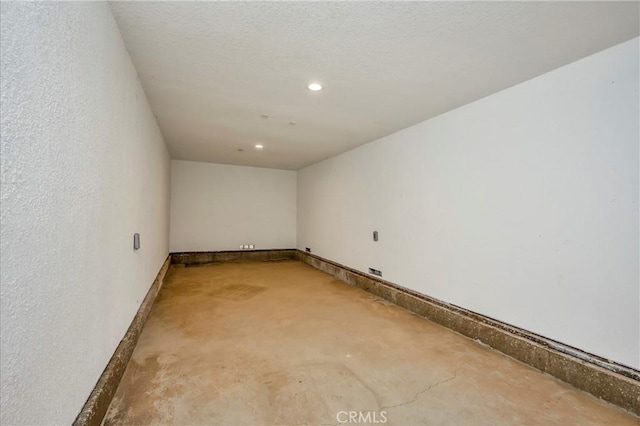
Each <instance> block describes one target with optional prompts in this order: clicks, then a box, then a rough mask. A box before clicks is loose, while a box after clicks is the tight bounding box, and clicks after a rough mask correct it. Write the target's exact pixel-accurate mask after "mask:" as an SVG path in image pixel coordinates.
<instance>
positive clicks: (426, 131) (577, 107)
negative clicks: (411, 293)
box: [298, 38, 640, 368]
mask: <svg viewBox="0 0 640 426" xmlns="http://www.w3.org/2000/svg"><path fill="white" fill-rule="evenodd" d="M638 73H639V70H638V39H637V38H636V39H634V40H631V41H629V42H626V43H623V44H621V45H618V46H615V47H612V48H610V49H607V50H605V51H602V52H600V53H597V54H595V55H593V56H590V57H587V58H585V59H583V60H580V61H578V62H575V63H573V64H570V65H567V66H565V67H562V68H560V69H557V70H555V71H552V72H550V73H548V74H545V75H542V76H540V77H537V78H534V79H532V80H530V81H528V82H525V83H522V84H520V85H518V86H515V87H512V88H510V89H507V90H505V91H502V92H499V93H497V94H494V95H492V96H489V97H487V98H484V99H482V100H480V101H477V102H474V103H472V104H469V105H467V106H464V107H461V108H459V109H456V110H453V111H451V112H448V113H445V114H443V115H441V116H438V117H436V118H433V119H431V120H428V121H425V122H423V123H420V124H417V125H415V126H413V127H410V128H408V129H405V130H403V131H400V132H397V133H394V134H392V135H390V136H387V137H385V138H382V139H380V140H378V141H375V142H372V143H370V144H367V145H364V146H362V147H360V148H357V149H355V150H353V151H350V152H347V153H345V154H342V155H340V156H337V157H334V158H331V159H328V160H326V161H323V162H321V163H318V164H316V165H313V166H310V167H308V168H305V169H303V170H301V171H299V173H298V248H300V249H304V247H310V248H311V249H312V250H313V252H314V253H316V254H318V255H320V256H322V257H325V258H328V259H331V260H334V261H337V262H340V263H343V264H345V265H348V266H350V267H353V268H356V269H358V270H360V271H367V270H368V267H374V268H376V269H380V270H382V273H383V278H385V279H387V280H389V281H392V282H395V283H399V284H401V285H404V286H406V287H409V288H412V289H414V290H417V291H419V292H421V293H424V294H427V295H431V296H434V297H436V298H439V299H441V300H445V301H447V302H451V303H454V304H457V305H459V306H462V307H465V308H468V309H471V310H474V311H476V312H479V313H482V314H484V315H487V316H490V317H493V318H497V319H499V320H502V321H506V322H507V323H511V324H514V325H516V326H519V327H523V328H525V329H528V330H531V331H533V332H536V333H539V334H541V335H544V336H547V337H550V338H553V339H556V340H559V341H561V342H564V343H567V344H570V345H573V346H576V347H579V348H582V349H584V350H586V351H589V352H592V353H595V354H598V355H601V356H604V357H607V358H610V359H613V360H615V361H618V362H621V363H624V364H627V365H630V366H632V367H635V368H639V367H640V341H639V338H640V330H639V327H640V313H639V306H640V303H639V301H640V295H639V276H638V270H639V251H638V238H639V231H638V226H639V225H638V219H639V218H638V208H639V204H638V191H639V187H638V174H639V170H638V154H639V152H638V145H639V130H638V128H639V125H638V120H639V118H638V117H639V113H640V111H639V108H638V102H639V101H638V99H639V90H638V75H639V74H638ZM373 230H378V231H379V232H380V241H379V242H377V243H374V242H373V241H372V237H371V232H372V231H373Z"/></svg>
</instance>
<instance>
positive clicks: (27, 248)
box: [0, 2, 171, 425]
mask: <svg viewBox="0 0 640 426" xmlns="http://www.w3.org/2000/svg"><path fill="white" fill-rule="evenodd" d="M1 10H2V21H1V27H2V33H1V37H2V71H1V72H2V95H1V96H2V111H1V112H2V128H1V132H2V160H1V161H2V180H1V184H2V207H1V212H2V213H1V215H2V231H1V237H2V260H1V266H0V269H1V272H0V273H1V276H2V290H1V291H2V320H1V322H2V337H1V339H2V343H1V345H2V347H1V351H2V368H1V370H2V372H1V383H2V385H1V387H2V416H1V420H0V423H2V424H7V425H8V424H31V425H33V424H71V423H72V422H73V420H74V419H75V417H76V416H77V414H78V412H79V411H80V409H81V408H82V406H83V404H84V403H85V401H86V399H87V397H88V396H89V394H90V392H91V390H92V389H93V387H94V386H95V384H96V381H97V380H98V378H99V377H100V374H101V373H102V371H103V369H104V368H105V366H106V365H107V362H108V361H109V358H110V357H111V355H113V352H114V350H115V348H116V346H117V345H118V343H119V342H120V340H121V339H122V337H123V336H124V334H125V332H126V330H127V327H128V326H129V324H130V323H131V320H132V319H133V317H134V315H135V313H136V311H137V309H138V307H139V305H140V303H141V302H142V300H143V298H144V296H145V295H146V293H147V290H148V289H149V286H150V285H151V284H152V283H153V280H154V278H155V276H156V274H157V273H158V270H159V269H160V267H161V266H162V263H163V261H164V260H165V258H166V257H167V254H168V212H169V173H170V167H171V164H170V160H169V155H168V152H167V149H166V147H165V144H164V141H163V138H162V136H161V134H160V131H159V129H158V127H157V125H156V122H155V119H154V117H153V115H152V114H151V111H150V109H149V106H148V104H147V100H146V98H145V95H144V93H143V91H142V89H141V86H140V84H139V83H138V81H137V75H136V71H135V69H134V68H133V65H132V63H131V61H130V59H129V55H128V54H127V51H126V49H125V46H124V44H123V42H122V39H121V37H120V33H119V31H118V28H117V26H116V23H115V21H114V19H113V17H112V15H111V11H110V9H109V5H108V4H107V3H106V2H98V3H66V2H41V3H27V2H2V5H1ZM134 232H139V233H140V234H141V242H142V248H141V249H140V250H139V251H137V252H134V251H133V248H132V246H133V234H134Z"/></svg>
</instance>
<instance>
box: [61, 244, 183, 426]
mask: <svg viewBox="0 0 640 426" xmlns="http://www.w3.org/2000/svg"><path fill="white" fill-rule="evenodd" d="M170 264H171V255H169V256H167V259H166V260H165V261H164V263H163V264H162V267H161V268H160V271H159V272H158V275H157V276H156V279H155V280H154V281H153V284H152V285H151V287H150V288H149V291H148V292H147V295H146V296H145V298H144V300H143V301H142V304H141V305H140V308H139V309H138V312H137V313H136V316H135V317H134V318H133V321H131V325H130V326H129V328H128V329H127V332H126V333H125V335H124V337H123V338H122V340H121V341H120V344H118V347H117V348H116V350H115V352H114V353H113V356H112V357H111V359H110V360H109V363H108V364H107V367H106V368H105V369H104V371H103V372H102V375H101V376H100V379H98V382H97V383H96V386H95V387H94V388H93V391H92V392H91V395H89V398H88V399H87V402H85V404H84V407H82V410H81V411H80V414H78V417H77V418H76V420H75V421H74V422H73V424H74V426H94V425H96V426H97V425H100V424H101V423H102V419H103V418H104V415H105V413H106V412H107V409H108V408H109V404H111V400H112V399H113V395H114V394H115V393H116V389H118V385H119V384H120V379H121V378H122V375H123V374H124V371H125V369H126V368H127V364H128V363H129V359H130V358H131V354H132V353H133V349H134V348H135V346H136V343H137V342H138V337H140V333H141V332H142V327H143V326H144V323H145V321H146V320H147V317H148V316H149V313H150V312H151V307H152V306H153V302H154V301H155V299H156V296H157V295H158V292H159V291H160V288H161V287H162V284H163V283H164V278H165V275H166V274H167V271H168V269H169V266H170Z"/></svg>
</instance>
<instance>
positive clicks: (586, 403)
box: [104, 260, 640, 425]
mask: <svg viewBox="0 0 640 426" xmlns="http://www.w3.org/2000/svg"><path fill="white" fill-rule="evenodd" d="M350 412H357V413H361V414H360V415H361V417H352V419H353V420H356V421H357V420H369V424H374V422H378V424H380V423H382V422H383V420H385V419H386V424H393V425H419V424H433V425H440V424H455V425H460V424H469V425H476V424H477V425H480V424H483V425H484V424H491V425H495V424H545V425H547V424H616V425H618V424H619V425H622V424H632V425H640V418H638V417H635V416H633V415H631V414H629V413H627V412H625V411H623V410H621V409H619V408H617V407H615V406H612V405H610V404H607V403H605V402H604V401H601V400H598V399H596V398H595V397H593V396H591V395H589V394H586V393H584V392H581V391H578V390H576V389H575V388H572V387H571V386H569V385H567V384H565V383H563V382H561V381H559V380H557V379H554V378H553V377H551V376H548V375H546V374H543V373H541V372H538V371H536V370H534V369H532V368H530V367H528V366H526V365H524V364H521V363H519V362H517V361H515V360H513V359H511V358H509V357H507V356H505V355H503V354H501V353H499V352H496V351H494V350H492V349H490V348H487V347H485V346H482V345H479V344H478V343H476V342H474V341H472V340H470V339H468V338H466V337H463V336H461V335H459V334H456V333H454V332H452V331H451V330H448V329H446V328H444V327H442V326H440V325H437V324H435V323H432V322H430V321H427V320H425V319H423V318H421V317H419V316H417V315H414V314H412V313H410V312H408V311H406V310H404V309H402V308H399V307H397V306H395V305H393V304H391V303H389V302H386V301H384V300H382V299H379V298H377V297H376V296H373V295H371V294H369V293H367V292H365V291H363V290H361V289H358V288H355V287H351V286H349V285H347V284H344V283H342V282H340V281H337V280H335V279H333V278H332V277H331V276H329V275H327V274H325V273H323V272H320V271H318V270H315V269H313V268H311V267H310V266H308V265H305V264H303V263H301V262H298V261H293V260H291V261H282V262H237V263H221V264H209V265H202V266H198V267H179V266H172V268H171V269H170V271H169V274H168V276H167V278H166V281H165V285H164V287H163V288H162V289H161V291H160V294H159V295H158V299H157V300H156V304H155V305H154V307H153V310H152V312H151V315H150V316H149V319H148V320H147V323H146V325H145V327H144V329H143V331H142V334H141V336H140V340H139V341H138V344H137V346H136V348H135V350H134V353H133V356H132V359H131V361H130V363H129V365H128V367H127V370H126V371H125V374H124V376H123V378H122V382H121V384H120V386H119V387H118V390H117V392H116V395H115V397H114V399H113V402H112V404H111V406H110V408H109V411H108V412H107V416H106V417H105V420H104V424H106V425H114V424H189V425H195V424H207V425H215V424H219V425H262V424H264V425H285V424H286V425H293V424H308V425H335V424H341V423H343V422H344V421H348V420H349V415H350ZM367 416H368V417H367ZM354 423H355V422H352V423H351V424H354ZM345 424H349V423H348V422H347V423H345ZM359 424H362V422H360V423H359Z"/></svg>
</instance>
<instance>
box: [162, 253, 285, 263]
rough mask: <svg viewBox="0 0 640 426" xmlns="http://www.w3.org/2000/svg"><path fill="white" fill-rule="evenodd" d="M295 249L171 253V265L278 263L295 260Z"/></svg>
mask: <svg viewBox="0 0 640 426" xmlns="http://www.w3.org/2000/svg"><path fill="white" fill-rule="evenodd" d="M295 256H296V250H295V249H274V250H240V251H206V252H200V251H193V252H183V253H171V263H173V264H177V265H185V266H197V265H201V264H206V263H215V262H238V261H244V260H252V261H263V262H269V261H278V260H287V259H295Z"/></svg>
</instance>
